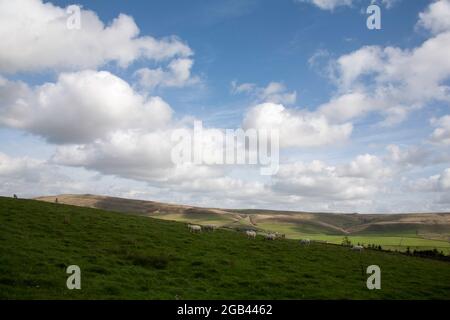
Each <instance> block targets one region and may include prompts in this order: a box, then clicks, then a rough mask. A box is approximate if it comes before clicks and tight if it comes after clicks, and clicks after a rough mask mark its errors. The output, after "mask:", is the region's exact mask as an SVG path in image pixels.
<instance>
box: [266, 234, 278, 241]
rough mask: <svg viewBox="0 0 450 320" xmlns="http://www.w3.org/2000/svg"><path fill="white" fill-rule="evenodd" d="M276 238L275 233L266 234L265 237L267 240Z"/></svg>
mask: <svg viewBox="0 0 450 320" xmlns="http://www.w3.org/2000/svg"><path fill="white" fill-rule="evenodd" d="M276 238H277V235H276V234H275V233H269V234H266V236H265V237H264V239H266V240H275V239H276Z"/></svg>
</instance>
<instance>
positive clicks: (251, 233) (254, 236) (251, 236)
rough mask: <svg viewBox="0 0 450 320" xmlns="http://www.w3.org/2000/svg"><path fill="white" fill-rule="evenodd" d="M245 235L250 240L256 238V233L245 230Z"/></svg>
mask: <svg viewBox="0 0 450 320" xmlns="http://www.w3.org/2000/svg"><path fill="white" fill-rule="evenodd" d="M245 234H246V235H247V238H252V239H255V238H256V232H255V231H253V230H247V231H245Z"/></svg>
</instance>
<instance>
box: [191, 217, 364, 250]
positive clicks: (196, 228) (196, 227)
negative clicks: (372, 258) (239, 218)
mask: <svg viewBox="0 0 450 320" xmlns="http://www.w3.org/2000/svg"><path fill="white" fill-rule="evenodd" d="M187 227H188V229H189V231H190V232H192V233H199V232H202V230H205V231H214V230H216V229H217V226H215V225H205V226H200V225H194V224H188V225H187ZM245 234H246V235H247V238H248V239H256V234H257V233H256V231H254V230H246V231H245ZM285 237H286V236H285V235H284V234H282V233H278V232H275V233H267V234H264V239H265V240H276V239H285ZM300 244H301V245H305V246H308V245H310V244H311V240H310V239H301V240H300ZM351 249H352V250H353V251H359V252H361V251H362V250H363V249H364V247H363V246H359V245H358V246H353V247H352V248H351Z"/></svg>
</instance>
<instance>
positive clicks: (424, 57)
mask: <svg viewBox="0 0 450 320" xmlns="http://www.w3.org/2000/svg"><path fill="white" fill-rule="evenodd" d="M448 52H450V32H443V33H440V34H438V35H436V36H434V37H432V38H430V39H428V40H426V41H425V42H424V43H423V44H422V45H420V46H418V47H416V48H414V49H411V50H409V49H405V50H403V49H400V48H397V47H386V48H382V47H379V46H368V47H363V48H360V49H358V50H356V51H354V52H351V53H349V54H346V55H343V56H341V57H339V58H338V59H337V60H336V61H335V63H334V65H335V67H334V74H333V78H332V80H333V81H335V83H336V84H337V87H338V93H337V94H336V96H335V97H333V98H332V99H331V100H330V101H329V102H327V103H325V104H323V105H322V106H320V107H319V109H320V110H321V112H322V113H323V114H325V115H327V116H328V117H329V118H330V119H334V120H337V121H348V120H351V119H355V118H358V117H364V116H366V115H367V114H369V113H371V112H378V113H379V114H381V115H383V116H384V118H385V119H384V124H387V125H393V124H396V123H399V122H401V121H403V120H404V119H405V118H406V117H407V115H408V113H409V112H411V111H412V110H416V109H419V108H422V107H424V106H426V105H427V104H429V103H431V102H433V101H446V102H448V101H450V87H449V86H448V85H447V81H448V80H449V79H450V61H449V59H447V55H448ZM436 61H439V62H440V63H436Z"/></svg>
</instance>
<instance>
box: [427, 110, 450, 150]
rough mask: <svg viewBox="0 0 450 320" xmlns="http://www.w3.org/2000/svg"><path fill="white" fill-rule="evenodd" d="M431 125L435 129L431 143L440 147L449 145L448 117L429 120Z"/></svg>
mask: <svg viewBox="0 0 450 320" xmlns="http://www.w3.org/2000/svg"><path fill="white" fill-rule="evenodd" d="M431 124H432V125H433V126H435V127H437V128H436V129H435V130H434V131H433V133H432V135H431V141H432V142H434V143H438V144H442V145H450V115H447V116H443V117H441V118H439V119H431Z"/></svg>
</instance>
